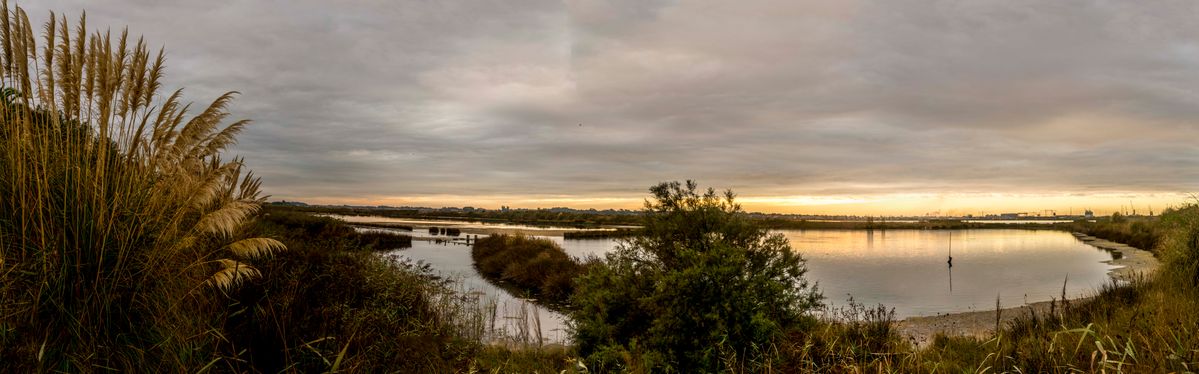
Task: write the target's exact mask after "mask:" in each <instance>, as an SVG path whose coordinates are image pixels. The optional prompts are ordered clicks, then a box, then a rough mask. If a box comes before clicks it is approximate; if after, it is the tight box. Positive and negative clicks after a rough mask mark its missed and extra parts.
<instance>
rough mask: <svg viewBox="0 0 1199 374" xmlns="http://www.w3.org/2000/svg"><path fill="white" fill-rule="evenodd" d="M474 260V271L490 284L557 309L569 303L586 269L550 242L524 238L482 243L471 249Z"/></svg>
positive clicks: (503, 237)
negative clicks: (505, 287)
mask: <svg viewBox="0 0 1199 374" xmlns="http://www.w3.org/2000/svg"><path fill="white" fill-rule="evenodd" d="M471 258H472V259H473V260H474V266H475V269H477V270H478V271H479V274H481V275H483V277H484V278H486V279H488V280H489V281H492V282H493V283H497V284H500V285H501V286H510V287H514V288H516V289H517V290H518V291H519V292H521V293H524V294H527V295H529V296H532V297H535V298H538V299H542V300H541V301H542V302H543V304H544V305H547V306H551V307H556V308H562V307H565V306H566V305H567V304H568V303H569V299H570V297H571V295H573V294H574V287H575V286H574V280H575V278H577V277H579V276H580V275H581V274H582V273H583V272H584V271H586V267H587V266H586V265H585V264H584V263H580V262H579V261H577V260H575V259H574V258H573V257H571V256H570V255H568V254H566V252H565V251H563V250H562V248H561V247H559V246H558V244H556V243H554V242H552V241H550V240H549V239H544V238H534V237H529V236H525V235H502V234H501V235H491V236H488V237H485V238H482V239H479V240H477V241H475V243H474V245H473V246H472V247H471Z"/></svg>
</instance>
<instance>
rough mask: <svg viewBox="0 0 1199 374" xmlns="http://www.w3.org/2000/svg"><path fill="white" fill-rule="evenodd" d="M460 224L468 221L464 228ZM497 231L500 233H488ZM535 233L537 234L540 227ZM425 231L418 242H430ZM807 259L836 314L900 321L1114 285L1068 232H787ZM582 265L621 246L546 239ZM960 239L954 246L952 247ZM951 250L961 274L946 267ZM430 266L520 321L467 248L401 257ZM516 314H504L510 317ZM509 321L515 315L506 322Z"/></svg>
mask: <svg viewBox="0 0 1199 374" xmlns="http://www.w3.org/2000/svg"><path fill="white" fill-rule="evenodd" d="M460 224H461V223H460ZM488 227H494V225H490V224H489V225H488ZM532 229H533V230H532V232H530V233H529V234H534V235H535V234H536V228H532ZM420 231H421V230H417V232H414V234H417V235H418V236H425V233H421V232H420ZM779 232H780V233H782V234H784V235H786V236H787V239H789V240H790V241H791V246H792V248H794V249H795V250H798V251H800V252H801V253H802V254H803V255H804V257H805V258H806V259H807V260H808V270H809V272H808V279H809V280H812V281H815V282H818V283H819V287H820V290H821V291H822V292H823V293H824V295H825V297H826V300H825V301H826V303H828V304H831V305H833V306H837V305H845V304H846V302H847V300H848V298H849V296H850V295H852V297H853V298H854V300H856V301H857V302H860V303H863V304H866V305H875V304H879V303H882V304H884V305H886V306H887V307H891V308H894V309H895V312H896V315H897V317H900V318H904V317H909V316H925V315H936V314H943V313H951V312H964V311H974V310H991V309H994V308H995V300H996V297H998V298H999V299H1000V303H1001V304H1002V306H1003V307H1005V308H1006V307H1012V306H1019V305H1023V304H1025V303H1026V302H1027V303H1032V302H1039V301H1047V300H1050V298H1055V297H1060V295H1061V293H1062V283H1063V281H1065V280H1066V279H1067V277H1068V279H1069V280H1068V282H1066V293H1067V296H1069V297H1077V296H1081V295H1084V294H1087V293H1089V292H1092V291H1094V290H1096V289H1097V288H1098V287H1099V286H1101V285H1102V284H1104V283H1106V282H1108V276H1107V272H1108V270H1110V269H1112V268H1113V267H1112V266H1110V265H1107V264H1106V263H1104V261H1108V260H1111V259H1112V258H1111V255H1109V254H1108V253H1107V252H1104V251H1102V250H1099V249H1097V248H1095V247H1092V246H1090V245H1087V244H1085V243H1082V242H1080V241H1078V240H1077V239H1075V238H1074V237H1073V236H1072V235H1070V234H1069V233H1065V232H1059V231H1037V230H886V231H882V230H875V231H865V230H780V231H779ZM547 238H549V239H550V240H553V241H555V242H557V243H559V244H561V245H562V247H563V249H565V250H566V252H567V253H569V254H571V255H573V256H576V257H580V258H581V257H586V256H592V255H594V256H600V257H602V255H603V254H604V253H607V252H609V251H611V250H612V249H613V248H615V247H616V245H617V243H618V242H617V241H616V240H613V239H601V240H563V239H562V237H561V236H547ZM951 241H952V244H951ZM950 245H952V250H953V258H954V261H953V267H952V268H950V267H948V266H947V264H946V261H945V260H946V256H948V255H949V250H950ZM393 255H395V256H402V257H405V258H409V259H413V260H422V261H425V262H428V263H430V264H431V265H432V266H433V267H434V268H435V269H437V270H438V271H440V272H442V273H443V274H445V275H447V276H451V277H455V278H459V279H462V281H463V285H464V287H466V288H467V289H468V290H473V291H477V292H481V293H483V294H486V295H489V296H492V297H495V298H496V300H497V302H498V303H499V304H500V306H501V311H500V313H501V314H502V315H515V314H514V313H515V311H516V310H519V308H520V304H522V303H525V301H523V300H520V299H518V298H514V297H512V296H511V295H509V294H508V293H506V292H505V291H503V290H502V289H500V288H497V287H495V286H493V285H491V284H490V283H488V282H487V281H486V280H484V279H482V278H481V277H480V276H479V275H478V274H477V273H476V272H475V270H474V268H473V267H472V263H471V258H470V248H469V247H467V246H464V245H455V244H438V243H433V242H428V241H413V247H412V248H410V249H404V250H400V251H396V252H393ZM505 307H506V309H507V311H505V310H504V309H505ZM538 312H539V315H540V317H541V322H542V330H543V334H544V335H545V336H546V337H547V338H548V339H551V340H554V341H562V340H564V339H566V331H565V321H566V317H565V316H563V315H560V314H558V313H554V312H552V311H549V310H545V309H540V310H539V311H538ZM505 313H507V314H505Z"/></svg>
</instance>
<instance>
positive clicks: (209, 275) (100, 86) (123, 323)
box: [0, 2, 284, 371]
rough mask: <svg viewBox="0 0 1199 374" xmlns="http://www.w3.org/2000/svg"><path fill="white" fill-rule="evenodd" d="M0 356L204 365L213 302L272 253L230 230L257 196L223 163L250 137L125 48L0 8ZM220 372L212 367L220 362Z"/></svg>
mask: <svg viewBox="0 0 1199 374" xmlns="http://www.w3.org/2000/svg"><path fill="white" fill-rule="evenodd" d="M0 38H2V39H3V42H2V43H0V44H2V45H3V55H2V56H0V58H2V60H0V68H2V69H0V70H2V75H0V87H2V88H0V93H2V95H0V96H2V101H3V102H2V105H3V113H2V115H0V119H2V121H3V122H2V123H0V144H2V145H0V299H2V300H4V302H2V303H0V331H3V334H2V335H0V339H3V341H0V356H2V357H4V361H5V365H6V367H7V368H9V369H15V370H37V371H42V370H64V371H92V370H97V369H101V368H103V369H113V370H122V371H135V370H137V369H138V368H144V367H147V365H150V366H151V367H159V368H162V369H163V370H170V371H178V370H183V369H184V368H199V367H204V366H205V365H208V364H211V363H212V360H213V357H214V352H213V351H212V350H211V347H212V346H213V345H214V344H215V342H217V341H219V340H220V339H221V338H222V337H221V333H220V331H219V330H218V329H216V328H215V326H214V321H215V320H216V319H217V318H218V317H219V315H220V310H221V305H219V303H217V302H215V300H217V299H218V298H219V295H220V294H221V293H222V292H227V291H230V290H232V289H233V287H234V286H236V285H237V284H239V283H243V282H245V281H246V280H248V279H252V278H253V277H254V276H256V275H258V274H259V270H258V269H256V268H254V267H253V266H250V265H249V264H248V263H247V261H249V260H254V259H264V258H266V257H269V256H270V255H271V254H273V253H275V252H279V251H281V250H283V249H284V246H283V245H282V244H281V243H280V242H279V241H277V240H275V239H270V238H249V237H247V236H245V235H243V233H242V231H241V228H242V226H243V224H244V223H246V222H247V219H248V218H249V217H250V216H252V215H253V214H254V213H255V211H257V210H258V209H259V207H260V205H261V203H262V201H263V197H261V196H260V195H259V192H258V189H259V180H258V179H257V178H254V177H253V176H252V175H251V174H250V173H243V172H242V161H241V160H240V159H236V158H234V159H231V160H229V159H224V158H222V157H221V152H222V151H223V150H224V149H225V148H226V147H227V146H229V145H230V144H232V143H233V142H234V141H235V136H236V135H237V133H238V132H240V131H241V130H242V129H243V128H244V127H245V126H246V125H247V124H248V121H244V120H243V121H233V122H229V121H226V119H227V117H228V115H229V114H228V112H227V111H226V110H225V109H226V107H227V106H228V104H229V102H230V101H231V100H232V99H233V97H234V95H235V93H232V92H231V93H226V94H224V95H221V96H220V97H218V98H217V99H216V100H214V101H213V102H211V103H210V104H208V105H206V106H200V107H192V106H191V105H190V104H184V103H183V102H182V91H174V92H173V93H170V94H168V95H166V96H163V95H162V94H161V92H160V88H161V79H162V76H163V72H164V62H165V58H164V55H163V53H162V51H159V52H157V53H152V52H151V51H150V50H149V48H148V47H147V45H148V43H146V42H145V41H143V40H142V39H140V38H139V39H136V40H134V39H133V38H131V37H130V36H129V35H128V33H127V32H121V33H119V34H117V35H114V34H113V33H112V32H111V31H104V32H89V31H88V29H87V25H86V18H85V17H80V18H79V21H78V23H77V25H76V26H75V27H73V28H72V27H71V26H70V25H69V24H68V22H67V21H66V18H65V17H58V16H57V15H55V14H53V13H51V14H50V16H49V21H48V22H47V23H46V24H45V25H44V26H43V27H35V26H33V25H31V24H30V23H29V19H28V17H27V15H26V14H25V12H24V10H22V9H21V8H19V7H9V5H8V3H7V2H3V4H2V6H0ZM218 359H219V358H218Z"/></svg>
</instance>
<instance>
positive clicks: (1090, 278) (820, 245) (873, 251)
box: [782, 230, 1112, 317]
mask: <svg viewBox="0 0 1199 374" xmlns="http://www.w3.org/2000/svg"><path fill="white" fill-rule="evenodd" d="M782 233H783V234H784V235H786V236H787V238H788V239H790V240H791V246H792V247H793V248H795V249H796V250H798V251H800V252H802V253H803V254H804V256H805V257H806V258H807V259H808V268H809V273H808V277H809V279H813V280H817V281H819V282H820V284H819V285H820V289H821V290H822V291H823V293H824V295H825V296H826V297H828V300H827V301H828V302H830V303H832V304H842V305H843V304H844V303H845V302H846V301H847V300H848V295H853V297H854V300H857V301H859V302H863V303H867V304H876V303H883V304H885V305H887V306H889V307H894V308H895V312H896V315H897V316H899V317H907V316H917V315H935V314H938V313H946V312H962V311H971V310H987V309H990V308H994V306H995V297H996V295H999V298H1000V302H1001V304H1002V305H1003V306H1004V307H1010V306H1018V305H1021V304H1023V303H1024V302H1025V301H1026V300H1027V301H1028V302H1037V301H1047V300H1049V299H1050V298H1053V297H1060V295H1061V292H1062V283H1063V281H1064V280H1065V279H1066V277H1067V276H1068V277H1069V282H1068V283H1067V284H1066V293H1067V294H1068V296H1071V297H1076V296H1080V295H1083V294H1085V293H1087V292H1091V291H1093V290H1095V289H1097V288H1098V287H1099V286H1100V285H1102V284H1103V283H1106V282H1107V281H1108V276H1107V271H1108V270H1109V269H1111V268H1112V267H1111V266H1109V265H1106V264H1103V263H1102V261H1105V260H1110V259H1111V255H1109V254H1107V253H1106V252H1104V251H1101V250H1098V249H1096V248H1094V247H1091V246H1089V245H1086V244H1084V243H1082V242H1079V241H1078V240H1077V239H1075V238H1074V237H1073V236H1072V235H1070V234H1068V233H1064V232H1057V231H1032V230H961V231H958V230H952V231H950V230H945V231H927V230H887V232H886V236H883V235H881V232H880V235H877V238H876V237H875V235H873V234H872V233H870V232H863V231H850V230H805V231H797V230H796V231H790V230H789V231H782ZM951 235H952V246H953V266H952V267H948V266H946V265H947V263H946V255H947V253H948V251H949V245H950V244H949V243H950V236H951ZM939 272H943V274H946V275H945V277H944V278H942V277H937V276H933V274H936V273H939ZM955 272H956V273H957V274H954V273H955ZM954 275H958V278H959V279H954Z"/></svg>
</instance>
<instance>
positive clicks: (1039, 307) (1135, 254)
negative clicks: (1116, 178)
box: [897, 233, 1160, 347]
mask: <svg viewBox="0 0 1199 374" xmlns="http://www.w3.org/2000/svg"><path fill="white" fill-rule="evenodd" d="M1074 236H1075V237H1077V238H1078V240H1081V241H1082V242H1083V243H1087V244H1090V245H1092V246H1095V247H1097V248H1100V249H1103V250H1107V251H1111V252H1114V253H1116V255H1115V257H1117V259H1115V260H1111V261H1105V263H1108V264H1111V265H1114V266H1119V267H1118V268H1115V269H1112V270H1111V271H1109V272H1108V275H1109V276H1111V277H1112V279H1115V280H1116V281H1119V282H1127V281H1130V280H1132V279H1133V278H1135V277H1137V276H1141V275H1148V274H1152V273H1153V272H1154V271H1156V270H1157V267H1158V266H1159V264H1160V263H1159V262H1158V260H1157V258H1156V257H1153V253H1150V252H1149V251H1145V250H1141V249H1138V248H1134V247H1130V246H1128V245H1125V244H1121V243H1116V242H1112V241H1108V240H1103V239H1099V238H1096V237H1093V236H1088V235H1083V234H1080V233H1074ZM1078 301H1082V300H1074V302H1078ZM1054 307H1061V302H1060V301H1059V302H1058V304H1057V305H1053V302H1050V301H1045V302H1039V303H1032V304H1028V305H1024V306H1020V307H1015V308H1007V309H1001V310H1000V311H999V323H1000V326H1003V325H1006V324H1007V323H1008V322H1010V321H1012V320H1013V319H1015V318H1016V317H1018V316H1022V315H1028V314H1029V313H1032V312H1035V313H1049V312H1050V310H1051V309H1052V308H1054ZM995 313H996V312H995V311H994V310H990V311H978V312H966V313H951V314H945V315H939V316H929V317H911V318H907V319H904V320H902V321H899V322H898V323H897V325H898V326H897V327H898V328H899V332H900V334H902V335H903V336H904V337H905V338H907V339H908V340H909V341H911V342H912V343H913V344H914V345H916V346H917V347H924V346H927V345H928V344H929V343H932V339H933V337H934V336H936V335H937V334H938V333H940V334H945V335H950V336H977V337H985V336H990V335H991V334H992V333H993V332H994V330H995V318H996V316H995Z"/></svg>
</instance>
